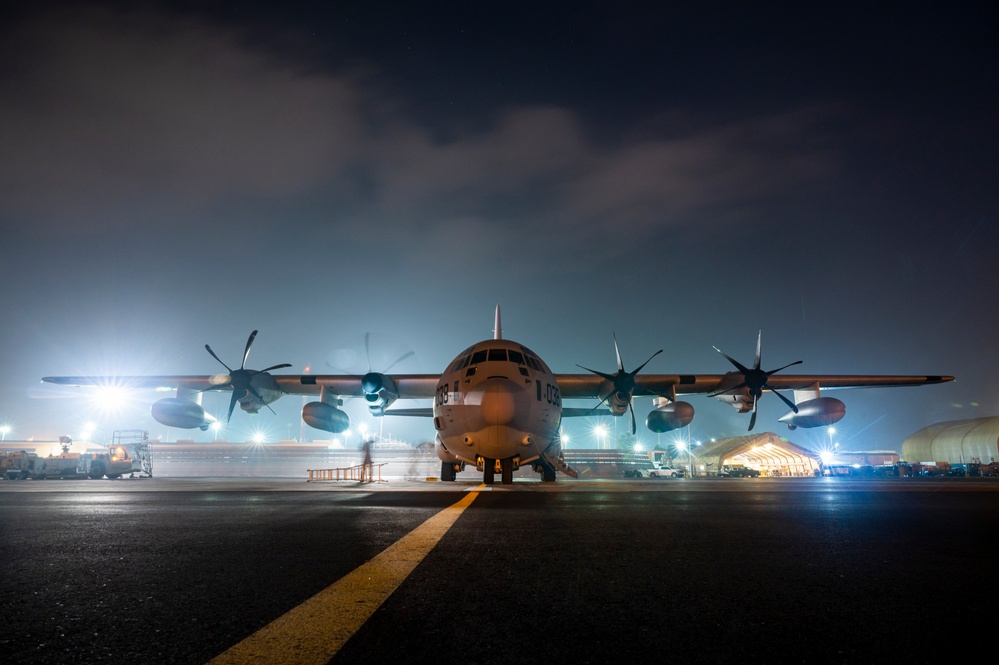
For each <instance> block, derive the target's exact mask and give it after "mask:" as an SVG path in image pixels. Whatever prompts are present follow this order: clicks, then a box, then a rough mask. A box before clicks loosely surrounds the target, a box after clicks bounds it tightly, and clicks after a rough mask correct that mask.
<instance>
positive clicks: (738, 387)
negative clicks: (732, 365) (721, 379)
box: [708, 381, 749, 397]
mask: <svg viewBox="0 0 999 665" xmlns="http://www.w3.org/2000/svg"><path fill="white" fill-rule="evenodd" d="M747 385H749V384H747V383H746V382H745V381H743V382H742V383H740V384H739V385H737V386H732V387H731V388H726V389H725V390H719V391H717V392H713V393H708V397H717V396H718V395H724V394H725V393H730V392H733V391H735V390H741V389H743V388H745V387H746V386H747Z"/></svg>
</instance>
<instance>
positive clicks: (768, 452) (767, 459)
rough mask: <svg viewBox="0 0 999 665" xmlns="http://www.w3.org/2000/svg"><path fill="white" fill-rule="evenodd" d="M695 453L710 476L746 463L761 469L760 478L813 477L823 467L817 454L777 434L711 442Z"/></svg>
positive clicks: (752, 435) (754, 435) (763, 434)
mask: <svg viewBox="0 0 999 665" xmlns="http://www.w3.org/2000/svg"><path fill="white" fill-rule="evenodd" d="M691 452H692V453H693V454H694V455H695V456H696V457H697V458H699V459H700V464H704V465H705V466H706V467H707V472H708V473H709V474H710V473H715V472H717V470H718V469H720V468H721V467H722V466H723V465H725V464H744V465H746V466H750V467H752V468H754V469H757V470H759V472H760V475H781V476H812V475H814V474H815V471H816V469H818V468H819V460H818V459H817V458H816V456H815V453H813V452H812V451H810V450H808V449H807V448H802V447H801V446H799V445H797V444H795V443H791V442H790V441H788V440H787V439H782V438H781V437H779V436H777V435H776V434H774V433H773V432H765V433H762V434H751V435H749V436H738V437H735V438H732V439H719V440H718V441H709V442H707V443H705V444H702V445H701V446H698V447H697V448H695V449H694V450H692V451H691ZM679 459H681V460H682V459H683V455H681V456H680V458H679ZM700 464H698V466H700Z"/></svg>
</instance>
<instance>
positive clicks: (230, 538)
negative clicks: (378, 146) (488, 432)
mask: <svg viewBox="0 0 999 665" xmlns="http://www.w3.org/2000/svg"><path fill="white" fill-rule="evenodd" d="M0 509H2V510H0V537H2V538H0V555H2V556H0V564H2V571H3V574H2V578H0V579H2V582H0V602H2V607H3V618H4V621H3V631H2V634H0V649H2V652H3V653H4V654H5V657H11V658H13V660H12V661H11V662H19V663H126V662H128V663H206V662H209V661H211V660H212V659H217V660H216V662H220V663H221V662H240V663H246V662H266V663H278V662H288V663H305V662H319V663H325V662H333V663H386V662H393V663H409V662H425V661H426V660H427V659H432V660H435V661H438V662H445V663H452V662H454V663H457V662H460V663H538V662H556V663H609V662H626V661H628V660H632V661H636V662H653V661H655V662H660V661H664V662H685V663H938V662H941V661H942V659H944V658H946V660H948V661H949V660H951V659H952V658H953V657H955V656H958V655H959V657H960V658H962V659H963V658H967V657H969V656H971V657H974V656H979V655H982V656H989V657H990V658H991V654H993V653H994V646H993V645H994V639H993V636H992V630H993V629H992V624H993V622H992V620H991V618H990V617H991V616H992V606H993V604H994V598H995V597H996V592H997V590H999V588H997V586H999V585H997V583H996V574H995V573H996V556H995V546H994V545H993V544H992V539H991V534H992V533H993V532H994V531H995V526H996V524H999V481H996V480H995V479H988V478H981V479H977V478H968V479H965V478H957V479H947V478H927V479H921V478H919V479H916V478H913V479H890V480H870V479H848V478H806V479H790V478H775V479H715V478H711V479H700V478H692V479H677V480H658V481H657V480H651V479H641V480H628V481H625V480H606V481H569V480H564V481H559V482H557V483H552V484H548V483H546V484H542V483H540V482H534V481H517V482H515V483H514V484H513V485H512V486H501V485H493V486H490V487H485V486H482V485H480V484H478V483H476V482H472V481H459V482H457V483H440V482H427V481H418V480H411V481H406V480H402V479H390V480H389V481H388V482H383V483H375V484H370V485H367V484H365V485H362V484H358V483H355V482H352V481H351V482H345V481H341V482H339V483H336V482H332V483H306V482H304V481H302V480H299V479H294V480H291V479H284V480H264V479H260V480H257V479H247V478H240V479H205V478H198V479H173V478H171V479H161V478H151V479H133V480H118V481H108V480H103V481H90V480H80V481H2V482H0Z"/></svg>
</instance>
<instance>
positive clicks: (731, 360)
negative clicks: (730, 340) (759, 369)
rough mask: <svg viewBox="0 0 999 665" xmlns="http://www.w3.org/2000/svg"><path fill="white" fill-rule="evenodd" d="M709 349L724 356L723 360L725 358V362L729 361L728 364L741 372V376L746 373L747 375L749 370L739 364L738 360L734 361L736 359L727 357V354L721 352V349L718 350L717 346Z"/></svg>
mask: <svg viewBox="0 0 999 665" xmlns="http://www.w3.org/2000/svg"><path fill="white" fill-rule="evenodd" d="M711 348H713V349H714V350H715V351H717V352H718V353H720V354H722V355H723V356H725V358H726V359H727V360H728V361H729V362H730V363H732V364H733V365H735V368H736V369H737V370H739V371H740V372H742V373H743V374H746V373H748V372H749V368H748V367H746V366H745V365H743V364H742V363H740V362H739V361H738V360H736V359H735V358H733V357H732V356H730V355H728V354H727V353H725V352H724V351H722V350H721V349H719V348H718V347H717V346H713V347H711Z"/></svg>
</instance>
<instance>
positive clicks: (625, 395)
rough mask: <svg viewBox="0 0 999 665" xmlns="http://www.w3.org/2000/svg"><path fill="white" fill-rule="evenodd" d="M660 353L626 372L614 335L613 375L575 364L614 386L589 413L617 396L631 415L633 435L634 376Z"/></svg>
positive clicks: (659, 351)
mask: <svg viewBox="0 0 999 665" xmlns="http://www.w3.org/2000/svg"><path fill="white" fill-rule="evenodd" d="M662 352H663V350H662V349H659V350H658V351H656V352H655V353H653V354H652V355H651V356H649V360H646V361H645V362H644V363H642V364H641V365H639V366H638V368H637V369H635V370H634V371H632V372H626V371H625V369H624V362H623V361H622V360H621V350H620V349H619V348H618V346H617V335H616V334H615V335H614V353H616V354H617V371H616V372H614V373H613V374H607V373H606V372H598V371H597V370H595V369H590V368H589V367H583V366H582V365H580V364H578V363H577V364H576V366H577V367H580V368H582V369H585V370H586V371H587V372H592V373H593V374H596V375H597V376H599V377H600V378H602V379H604V380H606V381H610V382H611V384H612V385H613V386H614V388H613V389H612V390H611V391H610V392H609V393H607V394H606V395H604V396H603V397H601V398H600V403H599V404H597V405H596V406H595V407H593V408H592V409H590V412H591V413H592V412H593V411H596V410H597V409H599V408H600V407H601V406H603V405H604V404H605V403H606V402H607V400H609V399H610V398H611V397H614V396H617V399H618V401H619V402H622V403H626V404H627V405H628V413H630V414H631V433H632V434H634V433H635V432H636V431H637V429H638V428H637V426H636V425H635V409H634V408H633V407H632V405H631V394H632V393H633V392H634V390H635V375H636V374H638V373H639V372H641V371H642V368H644V367H645V366H646V365H648V364H649V361H650V360H652V359H653V358H655V357H656V356H658V355H659V354H660V353H662Z"/></svg>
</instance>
